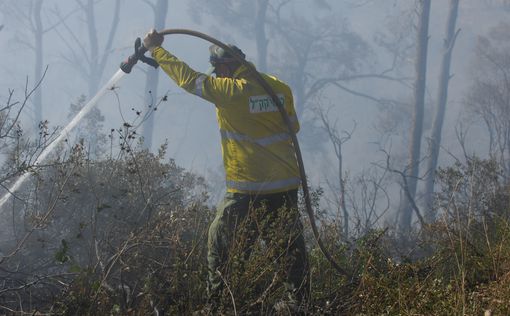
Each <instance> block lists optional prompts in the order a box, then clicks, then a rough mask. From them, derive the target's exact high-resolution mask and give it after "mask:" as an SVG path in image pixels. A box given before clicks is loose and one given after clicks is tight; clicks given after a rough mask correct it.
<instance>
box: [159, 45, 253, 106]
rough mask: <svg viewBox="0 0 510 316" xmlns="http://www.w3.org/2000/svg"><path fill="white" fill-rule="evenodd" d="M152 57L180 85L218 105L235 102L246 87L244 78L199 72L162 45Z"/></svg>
mask: <svg viewBox="0 0 510 316" xmlns="http://www.w3.org/2000/svg"><path fill="white" fill-rule="evenodd" d="M152 57H153V58H154V59H155V60H156V61H157V62H158V64H159V65H160V67H161V69H163V71H164V72H165V73H166V74H167V75H168V76H169V77H170V78H171V79H172V80H173V81H174V82H175V83H176V84H177V85H178V86H179V87H181V88H183V89H184V90H186V91H188V92H189V93H192V94H195V95H197V96H199V97H201V98H203V99H205V100H207V101H209V102H212V103H214V104H216V105H223V104H225V103H226V104H228V103H231V102H235V101H236V99H237V98H240V97H242V94H243V92H244V89H245V88H246V87H245V86H246V85H245V84H244V81H243V80H236V79H230V78H214V77H212V76H207V75H205V74H203V73H200V72H197V71H195V70H193V69H192V68H191V67H190V66H188V65H187V64H186V63H184V62H183V61H181V60H179V59H178V58H177V57H175V56H174V55H172V54H171V53H169V52H168V51H166V50H165V49H164V48H162V47H157V48H156V49H154V51H153V52H152Z"/></svg>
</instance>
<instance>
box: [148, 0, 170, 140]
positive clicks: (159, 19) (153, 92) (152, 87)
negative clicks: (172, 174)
mask: <svg viewBox="0 0 510 316" xmlns="http://www.w3.org/2000/svg"><path fill="white" fill-rule="evenodd" d="M151 7H152V9H153V11H154V28H155V29H156V30H162V29H164V28H165V21H166V16H167V12H168V0H157V3H156V4H155V5H154V4H151ZM158 82H159V71H158V69H153V68H152V67H147V77H146V79H145V96H146V100H147V101H146V102H147V104H149V106H150V108H149V111H153V110H154V107H155V106H156V105H157V103H158ZM153 134H154V115H153V114H151V115H148V117H147V120H146V121H145V122H144V124H143V138H144V144H145V147H146V148H148V149H150V148H151V147H152V137H153Z"/></svg>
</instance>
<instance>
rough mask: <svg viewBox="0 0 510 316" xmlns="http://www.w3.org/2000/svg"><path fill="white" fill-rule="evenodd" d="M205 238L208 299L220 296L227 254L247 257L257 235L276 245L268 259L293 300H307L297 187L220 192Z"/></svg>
mask: <svg viewBox="0 0 510 316" xmlns="http://www.w3.org/2000/svg"><path fill="white" fill-rule="evenodd" d="M208 237H209V238H208V253H207V261H208V270H209V271H208V283H207V290H208V297H209V300H210V302H213V303H218V302H215V301H216V300H219V299H220V297H221V291H222V289H223V279H224V277H225V276H226V274H228V269H227V262H228V261H229V257H230V254H231V253H232V252H236V253H237V254H239V253H241V256H242V257H244V259H245V260H246V259H248V257H249V256H250V253H251V249H252V248H253V245H254V244H255V242H256V241H257V239H258V238H259V237H261V238H262V240H263V241H264V242H265V243H266V245H268V247H274V248H275V249H276V251H274V252H273V253H274V255H275V256H276V258H273V259H275V260H274V261H275V262H279V263H282V264H283V266H284V270H285V271H284V272H285V277H284V279H285V280H286V282H285V287H286V288H287V290H288V292H289V294H290V295H292V296H293V298H294V299H296V300H297V301H298V302H301V301H304V300H306V299H307V297H308V286H309V284H308V258H307V255H306V248H305V241H304V238H303V225H302V223H301V220H300V215H299V211H298V208H297V190H291V191H287V192H282V193H275V194H265V195H249V194H240V193H226V194H225V197H224V199H223V201H222V202H221V203H220V204H219V205H218V208H217V212H216V217H215V219H214V221H213V222H212V224H211V226H210V227H209V236H208ZM239 247H241V249H239Z"/></svg>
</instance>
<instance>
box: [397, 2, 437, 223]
mask: <svg viewBox="0 0 510 316" xmlns="http://www.w3.org/2000/svg"><path fill="white" fill-rule="evenodd" d="M418 14H419V17H418V19H419V20H418V28H417V31H418V34H417V36H418V40H417V45H416V60H415V76H416V77H415V83H414V112H413V123H412V127H411V140H410V142H409V156H408V159H409V160H408V170H407V171H406V177H407V181H406V182H407V185H404V187H403V189H404V190H405V191H406V196H407V198H405V199H404V200H403V203H402V205H401V207H400V214H399V230H400V231H401V232H408V231H410V229H411V221H412V215H413V210H414V208H413V207H412V206H411V205H412V204H414V201H411V200H412V199H414V198H415V195H416V188H417V185H418V173H419V164H420V159H421V157H420V149H421V140H422V137H423V114H424V108H425V81H426V73H427V51H428V41H429V19H430V0H419V1H418Z"/></svg>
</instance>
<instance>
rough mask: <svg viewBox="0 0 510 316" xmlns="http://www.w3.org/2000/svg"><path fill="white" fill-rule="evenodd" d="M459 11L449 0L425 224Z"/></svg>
mask: <svg viewBox="0 0 510 316" xmlns="http://www.w3.org/2000/svg"><path fill="white" fill-rule="evenodd" d="M458 11H459V0H450V11H449V14H448V21H447V24H446V38H445V40H444V44H443V59H442V61H441V73H440V75H439V91H438V97H437V110H436V115H435V117H434V123H433V125H432V135H431V137H430V138H431V139H430V147H429V160H428V166H427V170H428V174H427V178H426V180H425V196H424V199H425V208H426V209H425V219H426V220H427V222H432V221H434V220H435V217H436V214H435V211H434V209H433V205H432V203H433V193H434V179H435V171H436V168H437V162H438V158H439V147H440V145H441V131H442V129H443V121H444V115H445V111H446V103H447V101H448V85H449V82H450V78H451V77H450V65H451V60H452V52H453V47H454V45H455V39H456V38H457V34H458V31H457V32H456V31H455V28H456V22H457V16H458Z"/></svg>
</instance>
